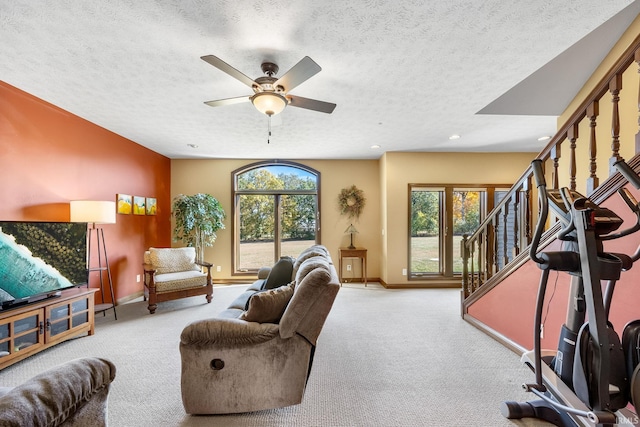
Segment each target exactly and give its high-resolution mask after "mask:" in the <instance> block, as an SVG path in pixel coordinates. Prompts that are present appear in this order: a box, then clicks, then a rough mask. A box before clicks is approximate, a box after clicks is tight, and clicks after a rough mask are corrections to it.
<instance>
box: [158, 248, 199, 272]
mask: <svg viewBox="0 0 640 427" xmlns="http://www.w3.org/2000/svg"><path fill="white" fill-rule="evenodd" d="M149 261H150V262H151V265H153V268H154V269H155V270H156V273H157V274H166V273H177V272H180V271H189V270H195V271H197V270H200V267H199V266H198V265H197V264H196V263H195V261H196V249H195V248H193V247H186V248H149Z"/></svg>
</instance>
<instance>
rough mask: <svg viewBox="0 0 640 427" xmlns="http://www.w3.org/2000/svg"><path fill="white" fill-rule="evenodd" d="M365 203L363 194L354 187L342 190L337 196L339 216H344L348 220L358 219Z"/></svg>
mask: <svg viewBox="0 0 640 427" xmlns="http://www.w3.org/2000/svg"><path fill="white" fill-rule="evenodd" d="M366 201H367V200H366V199H365V198H364V192H363V191H362V190H360V189H358V187H356V186H355V185H352V186H351V187H348V188H343V189H342V190H340V194H339V195H338V204H339V205H340V214H342V215H345V214H346V215H348V216H349V218H358V217H359V216H360V214H361V213H362V210H363V209H364V205H365V203H366Z"/></svg>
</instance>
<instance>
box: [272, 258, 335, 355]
mask: <svg viewBox="0 0 640 427" xmlns="http://www.w3.org/2000/svg"><path fill="white" fill-rule="evenodd" d="M310 267H313V268H310ZM304 271H308V272H307V273H306V275H303V274H301V273H302V272H304ZM297 277H301V280H300V281H297V280H296V287H295V291H294V293H293V297H292V298H291V301H289V305H288V306H287V308H286V310H285V312H284V314H283V315H282V318H281V319H280V336H281V337H282V338H290V337H292V336H293V335H294V334H295V333H298V334H300V335H302V336H303V337H305V338H306V339H307V340H308V341H309V342H310V343H312V344H315V342H316V340H317V338H318V335H319V334H320V331H321V329H322V326H323V325H324V321H325V320H326V318H327V316H328V315H329V311H330V310H331V306H332V305H333V301H334V299H335V297H336V295H337V293H338V290H339V289H340V284H339V281H338V278H337V274H336V273H335V268H333V266H332V265H330V264H329V263H328V261H327V260H326V258H324V257H311V258H309V259H308V260H306V261H305V262H303V263H302V265H301V266H300V269H299V274H298V276H297Z"/></svg>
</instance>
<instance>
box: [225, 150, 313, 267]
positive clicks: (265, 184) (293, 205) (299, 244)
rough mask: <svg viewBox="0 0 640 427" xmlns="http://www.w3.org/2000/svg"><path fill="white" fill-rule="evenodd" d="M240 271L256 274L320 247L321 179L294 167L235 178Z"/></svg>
mask: <svg viewBox="0 0 640 427" xmlns="http://www.w3.org/2000/svg"><path fill="white" fill-rule="evenodd" d="M233 182H234V201H235V202H234V247H235V256H234V270H235V272H236V273H239V274H242V273H255V272H256V271H257V270H258V269H259V268H260V267H264V266H269V265H272V264H273V263H274V262H275V261H277V260H278V259H279V258H280V257H281V256H292V257H296V256H297V255H299V254H300V252H302V250H303V249H305V248H307V247H309V246H310V245H312V244H314V243H316V242H317V243H319V242H320V225H319V212H320V207H319V200H320V197H319V193H320V191H319V188H320V173H319V172H317V171H315V170H313V169H311V168H308V167H306V166H303V165H300V164H297V163H293V162H259V163H254V164H251V165H248V166H246V167H244V168H241V169H238V170H236V171H234V172H233Z"/></svg>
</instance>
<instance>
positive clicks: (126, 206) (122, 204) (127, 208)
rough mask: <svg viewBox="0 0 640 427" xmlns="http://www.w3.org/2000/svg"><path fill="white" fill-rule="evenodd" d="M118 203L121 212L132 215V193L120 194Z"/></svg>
mask: <svg viewBox="0 0 640 427" xmlns="http://www.w3.org/2000/svg"><path fill="white" fill-rule="evenodd" d="M116 205H117V206H118V208H117V209H118V213H119V214H123V215H130V214H131V212H132V206H133V199H132V197H131V195H130V194H118V195H117V201H116Z"/></svg>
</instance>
